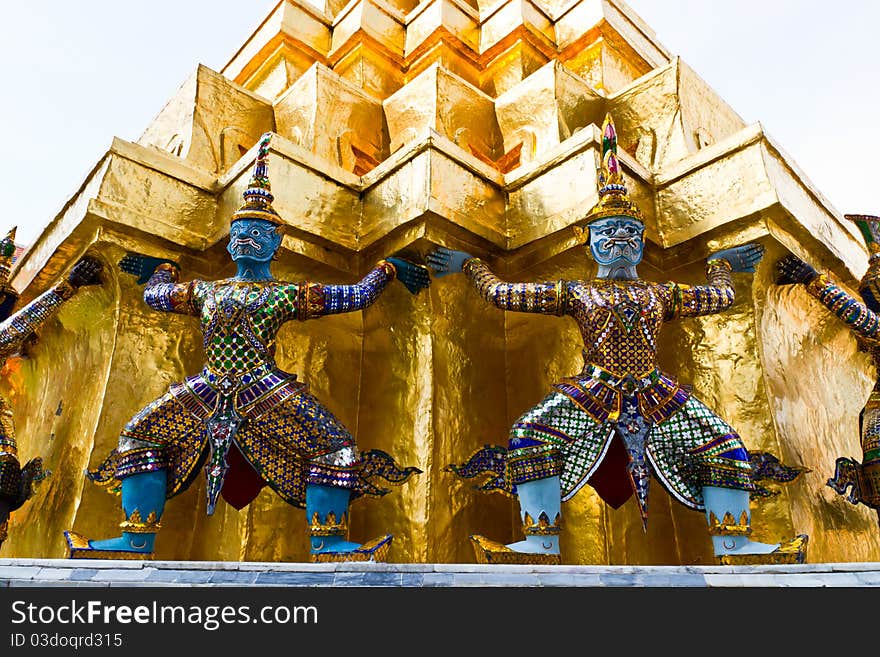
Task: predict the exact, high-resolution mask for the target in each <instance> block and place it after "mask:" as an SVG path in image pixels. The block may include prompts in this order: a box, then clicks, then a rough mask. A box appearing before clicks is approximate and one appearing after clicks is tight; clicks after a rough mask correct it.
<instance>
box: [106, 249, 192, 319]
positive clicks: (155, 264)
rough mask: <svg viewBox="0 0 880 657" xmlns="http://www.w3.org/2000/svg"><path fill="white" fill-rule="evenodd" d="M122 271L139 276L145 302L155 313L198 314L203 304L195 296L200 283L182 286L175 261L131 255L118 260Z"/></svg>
mask: <svg viewBox="0 0 880 657" xmlns="http://www.w3.org/2000/svg"><path fill="white" fill-rule="evenodd" d="M119 268H120V269H121V270H122V271H124V272H126V273H128V274H134V275H135V276H137V277H138V280H137V282H138V284H139V285H143V284H144V283H146V285H147V286H146V287H145V288H144V302H145V303H146V304H147V305H148V306H149V307H150V308H152V309H153V310H161V311H162V312H168V313H178V314H181V315H198V314H199V312H200V311H201V302H200V299H199V298H198V295H197V294H196V289H195V288H196V283H197V281H189V282H188V283H179V282H178V280H179V279H180V268H179V267H178V265H177V263H176V262H173V261H171V260H167V259H164V258H151V257H150V256H145V255H142V254H140V253H129V254H127V255H126V256H125V257H124V258H123V259H122V260H120V261H119Z"/></svg>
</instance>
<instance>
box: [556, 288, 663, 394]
mask: <svg viewBox="0 0 880 657" xmlns="http://www.w3.org/2000/svg"><path fill="white" fill-rule="evenodd" d="M571 294H572V301H571V304H572V306H573V309H574V312H573V315H574V318H575V319H576V320H577V322H578V325H579V326H580V329H581V334H582V335H583V339H584V357H585V359H586V360H587V361H588V362H590V363H593V364H596V365H599V366H600V367H603V368H604V369H606V370H608V371H610V372H612V373H614V374H617V375H621V376H623V375H626V374H634V375H635V374H642V373H644V372H647V371H650V370H653V369H654V367H655V364H656V354H657V335H658V334H659V332H660V327H661V326H662V324H663V315H664V307H663V304H662V302H661V301H660V299H659V298H658V296H657V294H656V293H655V292H654V290H653V289H652V286H651V284H650V283H645V282H643V281H625V282H624V281H620V282H617V281H591V282H588V283H581V284H579V285H577V286H576V287H575V288H574V289H573V290H572V291H571Z"/></svg>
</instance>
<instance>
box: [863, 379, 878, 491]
mask: <svg viewBox="0 0 880 657" xmlns="http://www.w3.org/2000/svg"><path fill="white" fill-rule="evenodd" d="M860 424H861V430H862V467H861V472H860V476H859V487H860V489H861V491H860V496H861V498H862V500H863V501H864V502H865V503H866V504H868V505H869V506H871V507H872V508H880V393H878V392H876V391H875V392H872V393H871V396H870V398H869V399H868V403H867V404H866V405H865V408H864V410H863V411H862V414H861V417H860Z"/></svg>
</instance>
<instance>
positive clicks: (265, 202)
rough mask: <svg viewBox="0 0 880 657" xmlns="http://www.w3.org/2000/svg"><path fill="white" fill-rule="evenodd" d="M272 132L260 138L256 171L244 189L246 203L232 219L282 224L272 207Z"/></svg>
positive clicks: (273, 198)
mask: <svg viewBox="0 0 880 657" xmlns="http://www.w3.org/2000/svg"><path fill="white" fill-rule="evenodd" d="M271 137H272V133H271V132H267V133H265V134H264V135H263V136H262V137H261V138H260V150H259V152H258V153H257V161H256V163H255V164H254V172H253V174H251V179H250V180H249V181H248V187H247V189H246V190H244V194H243V196H244V205H242V206H241V207H240V208H239V209H238V210H236V211H235V212H234V213H233V215H232V219H231V221H238V220H239V219H262V220H263V221H269V222H272V223H273V224H275V225H276V226H280V225H282V224H283V223H284V222H282V221H281V217H280V216H279V215H278V213H277V212H275V209H274V208H273V207H272V201H274V200H275V197H274V196H272V185H271V184H269V140H270V139H271Z"/></svg>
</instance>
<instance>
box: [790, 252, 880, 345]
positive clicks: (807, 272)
mask: <svg viewBox="0 0 880 657" xmlns="http://www.w3.org/2000/svg"><path fill="white" fill-rule="evenodd" d="M776 269H777V274H778V276H777V280H776V282H777V283H779V284H780V285H791V284H794V283H803V284H804V286H805V287H806V288H807V292H809V293H810V294H812V295H813V296H814V297H816V298H817V299H818V300H819V302H820V303H821V304H822V305H823V306H825V307H826V308H828V310H830V311H831V312H833V313H834V314H835V315H837V316H838V317H839V318H840V319H842V320H843V322H844V323H845V324H846V325H847V326H849V327H850V328H851V329H852V330H853V331H854V332H855V333H857V334H858V335H860V336H862V337H864V338H868V339H875V340H876V339H877V338H878V336H880V317H878V315H877V314H876V313H874V312H873V311H871V310H870V309H869V308H868V307H867V306H866V305H865V304H864V303H862V302H861V301H859V300H858V299H856V298H855V297H853V296H852V295H851V294H849V293H848V292H846V290H844V289H843V288H841V287H840V286H838V285H836V284H834V283H833V282H832V281H831V279H829V278H828V276H826V275H825V274H820V273H819V272H817V271H816V270H815V269H813V267H811V266H810V265H809V264H807V263H806V262H804V261H803V260H801V259H800V258H798V257H797V256H793V255H790V256H786V257H785V258H782V259H781V260H780V261H779V262H778V263H776Z"/></svg>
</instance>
